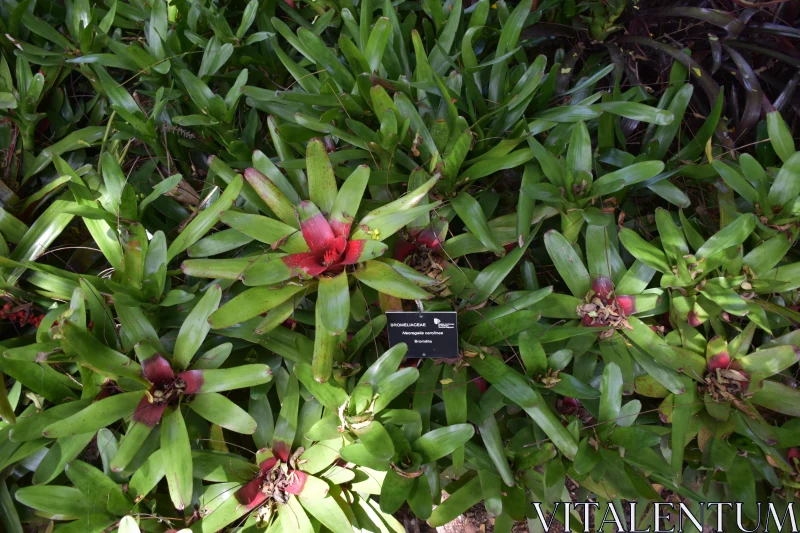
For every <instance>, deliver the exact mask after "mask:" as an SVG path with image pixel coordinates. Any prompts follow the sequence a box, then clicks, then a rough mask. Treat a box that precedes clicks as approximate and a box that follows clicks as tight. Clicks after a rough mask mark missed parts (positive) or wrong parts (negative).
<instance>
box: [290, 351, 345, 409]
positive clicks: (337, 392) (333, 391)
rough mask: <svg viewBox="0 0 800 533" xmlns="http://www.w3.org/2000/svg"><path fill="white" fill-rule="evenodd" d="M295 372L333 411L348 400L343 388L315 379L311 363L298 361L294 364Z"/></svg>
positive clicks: (317, 397) (315, 395) (316, 396)
mask: <svg viewBox="0 0 800 533" xmlns="http://www.w3.org/2000/svg"><path fill="white" fill-rule="evenodd" d="M294 374H295V376H297V379H299V380H300V382H301V383H302V384H303V385H304V386H305V388H307V389H308V390H309V391H310V392H311V394H313V395H314V397H315V398H316V399H317V400H318V401H319V403H321V404H322V405H324V406H325V407H327V408H328V409H330V410H331V411H333V412H335V411H337V410H338V409H339V408H340V407H341V406H342V405H344V404H345V402H347V400H348V394H347V392H345V391H344V390H343V389H341V388H339V387H337V386H335V385H333V384H330V383H319V382H317V381H316V380H315V379H314V377H313V372H312V370H311V365H308V364H305V363H297V364H296V365H295V366H294Z"/></svg>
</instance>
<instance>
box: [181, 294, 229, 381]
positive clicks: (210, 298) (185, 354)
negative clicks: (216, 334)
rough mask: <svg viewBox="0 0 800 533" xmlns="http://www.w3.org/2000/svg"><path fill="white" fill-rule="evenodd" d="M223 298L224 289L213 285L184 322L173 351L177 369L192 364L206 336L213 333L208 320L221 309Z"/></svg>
mask: <svg viewBox="0 0 800 533" xmlns="http://www.w3.org/2000/svg"><path fill="white" fill-rule="evenodd" d="M221 298H222V289H220V287H219V285H212V286H211V287H209V288H208V289H207V290H206V292H205V294H204V295H203V297H202V298H200V301H199V302H197V304H196V305H195V306H194V308H193V309H192V311H191V312H190V313H189V316H187V317H186V319H185V320H184V321H183V324H182V325H181V329H180V331H179V332H178V337H177V339H176V340H175V348H174V349H173V351H172V362H173V364H174V365H175V366H176V368H178V369H181V370H182V369H184V368H186V367H188V366H189V363H191V361H192V358H193V357H194V355H195V354H196V353H197V350H199V349H200V345H201V344H203V341H204V340H205V339H206V335H208V332H209V331H211V324H210V323H209V320H208V318H209V317H210V316H211V315H212V314H213V313H214V312H215V311H216V310H217V308H218V307H219V301H220V299H221Z"/></svg>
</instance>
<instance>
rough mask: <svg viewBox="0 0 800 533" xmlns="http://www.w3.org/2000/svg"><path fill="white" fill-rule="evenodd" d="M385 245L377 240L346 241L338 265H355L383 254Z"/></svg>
mask: <svg viewBox="0 0 800 533" xmlns="http://www.w3.org/2000/svg"><path fill="white" fill-rule="evenodd" d="M386 249H387V246H386V245H385V244H383V243H382V242H378V241H362V240H352V241H347V248H345V250H344V255H343V256H342V259H341V261H339V264H340V265H355V264H356V263H363V262H364V261H369V260H370V259H375V258H377V257H380V256H382V255H383V253H384V252H385V251H386Z"/></svg>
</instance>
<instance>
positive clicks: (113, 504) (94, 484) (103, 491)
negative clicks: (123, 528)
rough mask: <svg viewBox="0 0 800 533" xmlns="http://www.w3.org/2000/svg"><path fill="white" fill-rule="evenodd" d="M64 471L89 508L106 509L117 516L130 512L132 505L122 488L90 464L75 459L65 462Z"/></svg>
mask: <svg viewBox="0 0 800 533" xmlns="http://www.w3.org/2000/svg"><path fill="white" fill-rule="evenodd" d="M66 473H67V477H68V478H69V479H70V481H72V484H73V485H75V486H76V487H77V488H78V489H79V490H80V491H81V492H82V493H83V495H84V497H85V499H86V503H87V504H88V505H90V506H91V508H93V509H98V508H99V509H107V510H108V512H110V513H112V514H114V515H117V516H119V515H123V514H125V513H128V512H130V510H131V507H133V504H132V503H131V502H130V501H129V500H128V498H127V497H126V496H125V495H124V494H123V493H122V489H121V488H120V487H119V486H118V485H117V484H116V483H114V482H113V481H112V480H111V479H109V478H108V477H107V476H106V475H105V474H103V472H102V471H100V470H98V469H97V468H95V467H93V466H92V465H89V464H87V463H84V462H83V461H78V460H75V461H72V462H70V463H69V464H67V468H66Z"/></svg>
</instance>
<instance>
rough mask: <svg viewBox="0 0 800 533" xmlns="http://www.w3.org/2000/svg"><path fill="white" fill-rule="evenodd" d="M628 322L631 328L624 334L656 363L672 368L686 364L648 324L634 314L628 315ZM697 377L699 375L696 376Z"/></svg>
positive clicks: (681, 367) (680, 367)
mask: <svg viewBox="0 0 800 533" xmlns="http://www.w3.org/2000/svg"><path fill="white" fill-rule="evenodd" d="M628 323H629V324H630V325H631V328H632V329H625V330H624V333H625V336H626V337H628V338H629V339H630V340H631V341H633V343H634V344H636V345H637V346H638V347H639V348H640V349H641V350H642V351H644V352H645V353H646V354H649V355H650V356H651V357H652V358H653V359H655V360H656V361H657V362H658V363H660V364H662V365H664V366H666V367H667V368H671V369H673V370H679V369H683V368H684V367H685V366H686V362H684V361H682V360H681V357H680V356H679V355H678V353H677V352H676V351H675V350H674V349H673V348H672V346H670V345H669V344H668V343H667V341H666V340H664V339H663V338H661V337H660V336H659V335H658V334H657V333H656V332H655V331H653V330H652V329H650V326H648V325H647V324H645V323H644V322H642V321H641V320H639V319H638V318H636V317H635V316H629V317H628ZM697 379H700V377H699V376H698V377H697Z"/></svg>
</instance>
